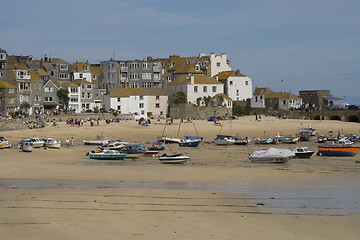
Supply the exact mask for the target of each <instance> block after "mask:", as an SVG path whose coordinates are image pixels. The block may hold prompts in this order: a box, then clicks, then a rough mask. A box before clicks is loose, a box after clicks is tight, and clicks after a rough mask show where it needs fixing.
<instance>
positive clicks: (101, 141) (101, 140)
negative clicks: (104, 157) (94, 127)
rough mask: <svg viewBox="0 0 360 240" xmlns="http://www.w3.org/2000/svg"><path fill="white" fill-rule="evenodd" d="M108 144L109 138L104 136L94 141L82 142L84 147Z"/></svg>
mask: <svg viewBox="0 0 360 240" xmlns="http://www.w3.org/2000/svg"><path fill="white" fill-rule="evenodd" d="M109 142H110V140H109V138H107V137H104V136H97V137H96V139H94V140H83V143H84V144H85V145H100V146H102V145H106V144H108V143H109Z"/></svg>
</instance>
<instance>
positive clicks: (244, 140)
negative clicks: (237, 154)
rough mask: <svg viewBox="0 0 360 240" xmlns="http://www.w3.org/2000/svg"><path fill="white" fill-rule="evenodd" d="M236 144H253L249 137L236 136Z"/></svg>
mask: <svg viewBox="0 0 360 240" xmlns="http://www.w3.org/2000/svg"><path fill="white" fill-rule="evenodd" d="M234 140H235V141H234V144H235V145H247V144H249V143H250V142H251V140H250V139H249V138H248V137H240V136H237V135H236V136H234Z"/></svg>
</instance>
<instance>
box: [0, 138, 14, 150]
mask: <svg viewBox="0 0 360 240" xmlns="http://www.w3.org/2000/svg"><path fill="white" fill-rule="evenodd" d="M2 144H4V145H3V147H1V146H0V148H11V142H9V141H8V140H6V138H4V137H0V145H2Z"/></svg>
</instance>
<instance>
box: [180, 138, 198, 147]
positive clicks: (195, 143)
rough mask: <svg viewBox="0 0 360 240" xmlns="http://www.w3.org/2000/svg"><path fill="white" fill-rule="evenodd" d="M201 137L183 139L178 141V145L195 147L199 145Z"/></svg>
mask: <svg viewBox="0 0 360 240" xmlns="http://www.w3.org/2000/svg"><path fill="white" fill-rule="evenodd" d="M200 142H201V139H183V140H181V142H179V146H180V147H197V146H199V144H200Z"/></svg>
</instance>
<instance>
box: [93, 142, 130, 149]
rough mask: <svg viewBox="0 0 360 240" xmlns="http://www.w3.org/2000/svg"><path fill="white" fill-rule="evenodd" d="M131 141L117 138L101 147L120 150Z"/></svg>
mask: <svg viewBox="0 0 360 240" xmlns="http://www.w3.org/2000/svg"><path fill="white" fill-rule="evenodd" d="M128 144H129V143H127V142H123V141H121V140H115V141H112V142H109V143H107V144H105V145H102V146H100V147H99V148H100V149H105V148H106V149H110V150H120V149H122V148H124V147H125V146H126V145H128Z"/></svg>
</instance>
